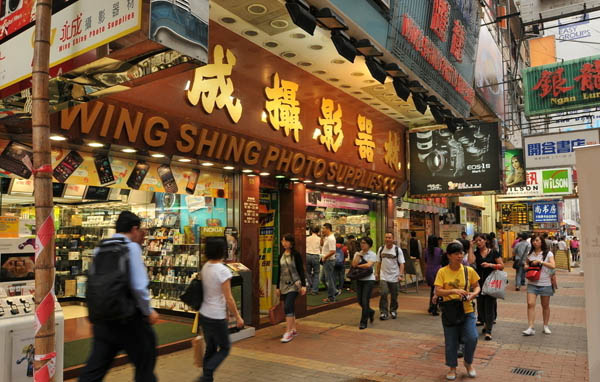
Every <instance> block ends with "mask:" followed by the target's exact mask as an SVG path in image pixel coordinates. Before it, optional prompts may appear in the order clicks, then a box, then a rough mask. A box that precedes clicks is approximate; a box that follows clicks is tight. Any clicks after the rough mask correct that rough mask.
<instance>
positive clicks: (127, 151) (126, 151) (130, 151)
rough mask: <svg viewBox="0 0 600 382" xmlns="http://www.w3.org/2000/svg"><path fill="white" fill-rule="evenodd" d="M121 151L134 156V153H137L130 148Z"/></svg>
mask: <svg viewBox="0 0 600 382" xmlns="http://www.w3.org/2000/svg"><path fill="white" fill-rule="evenodd" d="M121 151H122V152H124V153H128V154H132V153H135V152H137V150H136V149H130V148H126V149H123V150H121Z"/></svg>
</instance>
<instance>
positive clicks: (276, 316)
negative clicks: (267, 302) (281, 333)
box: [269, 302, 285, 325]
mask: <svg viewBox="0 0 600 382" xmlns="http://www.w3.org/2000/svg"><path fill="white" fill-rule="evenodd" d="M284 319H285V312H284V311H283V302H279V303H278V304H276V305H273V306H272V307H271V309H269V321H270V322H271V325H277V324H278V323H280V322H281V321H283V320H284Z"/></svg>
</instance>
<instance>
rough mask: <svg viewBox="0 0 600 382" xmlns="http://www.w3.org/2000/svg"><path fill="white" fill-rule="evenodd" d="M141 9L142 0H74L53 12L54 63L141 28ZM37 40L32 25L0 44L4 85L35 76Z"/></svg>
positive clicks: (0, 79) (0, 74) (0, 82)
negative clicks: (35, 46)
mask: <svg viewBox="0 0 600 382" xmlns="http://www.w3.org/2000/svg"><path fill="white" fill-rule="evenodd" d="M2 4H3V5H5V4H6V2H2ZM141 13H142V0H113V1H110V2H108V1H97V0H79V1H77V2H73V3H72V4H70V5H69V6H67V7H66V8H64V9H62V10H60V11H58V12H57V13H55V14H54V15H52V26H53V28H52V30H51V34H50V67H54V66H56V65H59V64H61V63H63V62H65V61H68V60H70V59H72V58H74V57H76V56H79V55H81V54H83V53H85V52H87V51H89V50H91V49H95V48H96V47H98V46H100V45H104V44H107V43H109V42H110V41H114V40H116V39H118V38H120V37H123V36H125V35H128V34H130V33H132V32H134V31H136V30H139V29H140V28H141V24H142V17H141V16H142V15H141ZM33 41H34V28H33V27H31V28H29V29H27V30H26V31H23V32H22V33H20V34H18V35H16V36H14V37H13V38H11V39H9V40H7V41H5V42H3V43H2V44H1V45H0V89H4V88H6V87H8V86H10V85H12V84H14V83H17V82H19V81H22V80H24V79H26V78H28V77H30V76H31V65H32V62H33ZM9 52H21V54H10V53H9Z"/></svg>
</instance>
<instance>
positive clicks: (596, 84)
mask: <svg viewBox="0 0 600 382" xmlns="http://www.w3.org/2000/svg"><path fill="white" fill-rule="evenodd" d="M575 81H577V82H579V86H580V88H581V91H585V90H600V60H595V61H594V64H593V65H592V63H587V64H583V66H582V67H581V74H580V75H578V76H577V77H575Z"/></svg>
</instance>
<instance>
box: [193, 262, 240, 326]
mask: <svg viewBox="0 0 600 382" xmlns="http://www.w3.org/2000/svg"><path fill="white" fill-rule="evenodd" d="M201 274H202V288H203V300H202V307H200V314H201V315H203V316H204V317H208V318H212V319H214V320H224V319H225V318H227V306H226V303H225V295H223V288H222V285H223V283H224V282H225V281H227V280H229V279H230V278H232V277H233V275H232V273H231V271H230V270H229V268H227V267H226V266H225V265H224V264H222V263H217V264H212V263H206V264H204V266H203V267H202V271H201Z"/></svg>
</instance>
